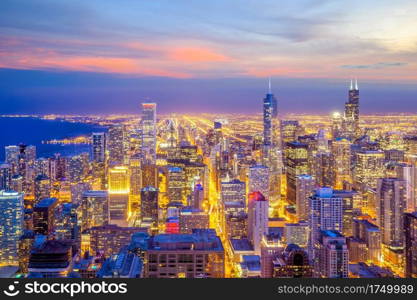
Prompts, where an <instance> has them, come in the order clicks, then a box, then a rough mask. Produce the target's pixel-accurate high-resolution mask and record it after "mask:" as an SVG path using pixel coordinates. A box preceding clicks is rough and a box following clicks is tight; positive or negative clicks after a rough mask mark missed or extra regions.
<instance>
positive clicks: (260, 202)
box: [248, 191, 269, 255]
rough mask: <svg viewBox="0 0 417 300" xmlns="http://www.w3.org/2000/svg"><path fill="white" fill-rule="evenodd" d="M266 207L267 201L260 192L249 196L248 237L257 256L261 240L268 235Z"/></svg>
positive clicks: (259, 251)
mask: <svg viewBox="0 0 417 300" xmlns="http://www.w3.org/2000/svg"><path fill="white" fill-rule="evenodd" d="M268 206H269V203H268V200H267V199H266V198H265V197H264V195H262V193H261V192H259V191H255V192H252V193H250V194H249V204H248V237H249V240H250V241H251V242H252V244H253V248H254V251H255V254H258V255H259V254H260V253H261V242H262V238H263V237H264V235H266V234H267V233H268Z"/></svg>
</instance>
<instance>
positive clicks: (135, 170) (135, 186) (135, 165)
mask: <svg viewBox="0 0 417 300" xmlns="http://www.w3.org/2000/svg"><path fill="white" fill-rule="evenodd" d="M141 160H142V156H141V155H139V154H137V155H133V156H131V157H130V159H129V172H130V198H131V199H130V204H131V207H130V209H131V211H132V212H134V213H137V212H138V211H139V205H140V204H139V202H140V190H141V189H142V169H141Z"/></svg>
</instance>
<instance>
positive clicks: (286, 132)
mask: <svg viewBox="0 0 417 300" xmlns="http://www.w3.org/2000/svg"><path fill="white" fill-rule="evenodd" d="M280 126H281V140H282V145H283V148H284V149H285V148H286V146H287V143H291V142H295V141H296V140H297V135H298V133H299V131H300V124H299V123H298V121H296V120H282V121H281V123H280Z"/></svg>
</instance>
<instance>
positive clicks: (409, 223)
mask: <svg viewBox="0 0 417 300" xmlns="http://www.w3.org/2000/svg"><path fill="white" fill-rule="evenodd" d="M404 234H405V276H406V277H413V278H417V212H414V213H406V214H405V216H404Z"/></svg>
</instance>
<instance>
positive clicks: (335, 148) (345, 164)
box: [331, 138, 352, 189]
mask: <svg viewBox="0 0 417 300" xmlns="http://www.w3.org/2000/svg"><path fill="white" fill-rule="evenodd" d="M350 145H351V143H350V141H349V140H348V139H346V138H336V139H334V140H333V141H332V144H331V152H332V155H333V161H334V176H335V178H334V179H335V180H334V188H335V189H342V188H343V183H344V182H350V183H351V182H352V171H351V168H352V162H351V150H350Z"/></svg>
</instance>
